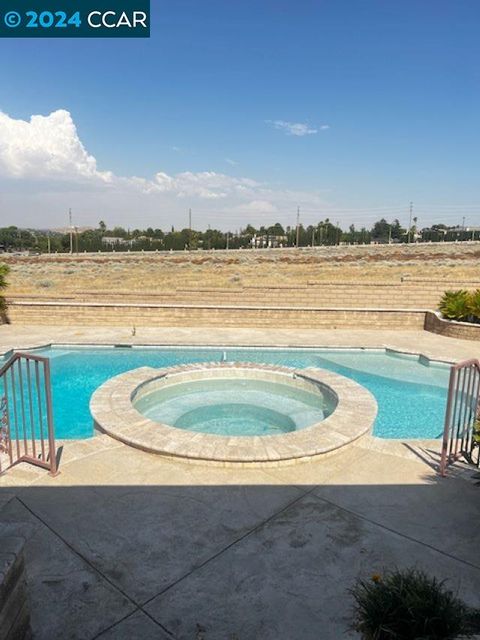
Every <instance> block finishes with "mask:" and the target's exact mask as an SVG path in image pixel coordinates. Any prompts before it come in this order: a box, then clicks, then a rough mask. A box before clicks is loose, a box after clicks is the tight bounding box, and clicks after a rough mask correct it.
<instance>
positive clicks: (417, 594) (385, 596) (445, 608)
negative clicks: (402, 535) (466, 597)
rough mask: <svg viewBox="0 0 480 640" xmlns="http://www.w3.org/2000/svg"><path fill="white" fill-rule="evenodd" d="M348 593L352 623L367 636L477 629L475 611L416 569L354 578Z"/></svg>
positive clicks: (419, 636) (436, 638) (429, 638)
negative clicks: (355, 579) (354, 580)
mask: <svg viewBox="0 0 480 640" xmlns="http://www.w3.org/2000/svg"><path fill="white" fill-rule="evenodd" d="M351 593H352V594H353V597H354V599H355V619H354V627H355V629H356V630H357V631H359V632H360V633H361V634H362V637H363V638H364V639H365V640H440V639H441V638H456V637H458V636H459V635H461V634H463V635H465V636H471V635H472V634H473V633H475V631H476V630H478V626H479V612H478V611H475V610H472V609H470V608H468V607H467V606H466V605H465V604H464V603H463V602H462V601H461V600H459V599H458V598H457V597H456V596H455V594H454V593H453V592H452V591H449V590H447V589H445V587H444V583H443V582H440V581H438V580H437V579H436V578H430V577H429V576H427V575H426V574H425V573H424V572H422V571H418V570H416V569H407V570H404V571H399V570H395V571H391V572H387V573H385V575H384V576H379V575H374V576H372V578H371V579H370V580H358V581H357V583H356V585H355V586H354V588H353V589H352V591H351Z"/></svg>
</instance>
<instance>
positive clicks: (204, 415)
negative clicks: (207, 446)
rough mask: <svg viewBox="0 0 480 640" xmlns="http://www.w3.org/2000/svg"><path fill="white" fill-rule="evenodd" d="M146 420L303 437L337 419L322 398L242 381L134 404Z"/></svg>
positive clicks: (196, 385)
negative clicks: (307, 429)
mask: <svg viewBox="0 0 480 640" xmlns="http://www.w3.org/2000/svg"><path fill="white" fill-rule="evenodd" d="M134 406H135V408H136V409H137V411H139V412H140V413H142V414H143V415H145V416H146V417H147V418H150V419H151V420H154V421H155V422H161V423H163V424H167V425H170V426H173V427H178V428H180V429H187V430H189V431H200V432H202V433H211V434H215V435H227V436H264V435H275V434H280V433H288V432H289V431H298V430H299V429H303V428H305V427H308V426H310V425H313V424H315V423H317V422H321V421H322V420H323V419H324V418H325V417H326V415H328V414H329V413H331V411H332V407H328V406H327V404H326V401H325V400H324V398H323V396H322V394H321V393H320V392H319V393H312V392H309V391H304V390H303V389H298V388H295V387H293V386H291V385H288V384H282V383H280V382H270V381H264V380H258V379H256V380H252V379H251V380H249V379H241V378H213V379H208V380H195V381H190V382H182V383H178V384H174V385H172V386H168V387H164V388H160V389H156V390H154V391H152V392H150V393H148V394H146V395H143V396H141V397H140V398H139V399H138V400H136V401H134Z"/></svg>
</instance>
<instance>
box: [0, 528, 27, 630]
mask: <svg viewBox="0 0 480 640" xmlns="http://www.w3.org/2000/svg"><path fill="white" fill-rule="evenodd" d="M24 544H25V540H24V539H23V538H22V537H20V536H18V537H17V536H8V537H3V538H1V539H0V638H1V639H2V640H27V638H31V634H30V615H29V609H28V603H27V595H26V586H25V559H24V556H23V547H24Z"/></svg>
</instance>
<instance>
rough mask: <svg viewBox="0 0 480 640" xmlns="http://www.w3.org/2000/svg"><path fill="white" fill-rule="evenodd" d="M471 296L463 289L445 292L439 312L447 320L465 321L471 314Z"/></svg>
mask: <svg viewBox="0 0 480 640" xmlns="http://www.w3.org/2000/svg"><path fill="white" fill-rule="evenodd" d="M470 302H471V294H470V293H469V292H468V291H465V290H464V289H460V290H458V291H445V293H444V294H443V296H442V299H441V300H440V306H439V308H440V311H441V313H442V315H443V317H444V318H447V319H448V320H467V319H468V318H469V316H470V314H471V308H470Z"/></svg>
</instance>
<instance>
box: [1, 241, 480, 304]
mask: <svg viewBox="0 0 480 640" xmlns="http://www.w3.org/2000/svg"><path fill="white" fill-rule="evenodd" d="M1 260H2V261H4V262H7V263H8V264H9V266H10V269H11V271H10V275H9V278H8V279H9V285H10V286H9V295H13V296H14V295H42V296H49V297H57V296H66V295H88V293H89V292H95V293H97V294H100V293H102V292H105V294H110V295H112V294H117V295H120V294H121V293H122V292H138V294H139V295H141V294H142V293H148V294H154V293H168V292H169V291H174V290H176V289H181V288H198V287H202V288H203V287H219V288H229V289H231V288H233V289H238V288H240V287H243V286H261V285H272V284H275V285H299V284H307V283H308V282H346V281H348V282H350V281H361V282H377V283H381V282H398V281H399V280H400V279H401V278H405V279H417V278H425V279H429V280H435V281H442V282H443V281H445V282H446V283H448V282H453V281H468V280H470V281H478V280H479V278H480V270H479V265H480V243H469V244H462V245H460V244H435V245H411V246H406V245H401V246H394V245H392V246H381V245H377V246H367V247H330V248H327V247H323V248H318V249H306V250H301V251H295V250H285V249H284V250H270V251H265V250H263V251H248V250H244V251H229V252H225V251H222V252H220V251H217V252H194V253H184V252H181V253H180V252H178V253H169V254H163V253H159V254H153V253H136V254H135V253H130V254H120V253H117V254H86V255H78V256H70V255H60V254H59V255H43V256H31V257H22V256H9V255H4V256H2V258H1Z"/></svg>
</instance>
